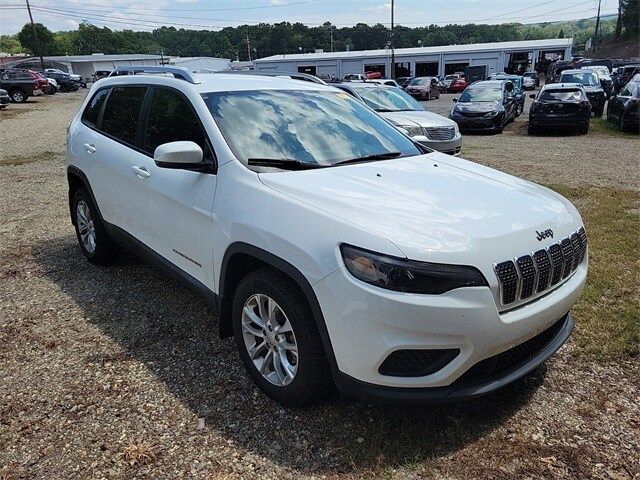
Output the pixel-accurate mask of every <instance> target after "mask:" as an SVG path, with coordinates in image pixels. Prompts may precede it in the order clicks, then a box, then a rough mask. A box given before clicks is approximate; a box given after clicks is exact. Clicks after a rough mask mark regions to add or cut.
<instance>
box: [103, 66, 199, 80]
mask: <svg viewBox="0 0 640 480" xmlns="http://www.w3.org/2000/svg"><path fill="white" fill-rule="evenodd" d="M140 73H168V74H171V75H173V76H174V77H175V78H179V79H180V80H184V81H186V82H189V83H194V84H195V83H200V80H198V79H197V78H195V77H194V76H193V75H192V74H191V72H190V71H189V70H187V69H186V68H184V67H168V66H166V65H119V66H117V67H116V68H114V69H113V70H111V73H109V76H110V77H115V76H119V75H138V74H140Z"/></svg>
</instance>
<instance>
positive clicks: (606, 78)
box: [580, 65, 613, 98]
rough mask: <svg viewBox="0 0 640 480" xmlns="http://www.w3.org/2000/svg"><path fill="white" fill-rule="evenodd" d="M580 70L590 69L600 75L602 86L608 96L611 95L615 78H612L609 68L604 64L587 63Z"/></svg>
mask: <svg viewBox="0 0 640 480" xmlns="http://www.w3.org/2000/svg"><path fill="white" fill-rule="evenodd" d="M580 70H589V71H591V72H594V73H595V74H596V75H597V76H598V80H600V86H601V87H602V89H603V90H604V93H605V95H606V96H607V98H609V97H610V96H611V94H612V93H613V80H612V79H611V75H610V74H609V69H608V68H607V67H605V66H604V65H587V66H585V67H580Z"/></svg>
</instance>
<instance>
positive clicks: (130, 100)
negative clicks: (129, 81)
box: [101, 87, 147, 144]
mask: <svg viewBox="0 0 640 480" xmlns="http://www.w3.org/2000/svg"><path fill="white" fill-rule="evenodd" d="M146 91H147V87H114V88H113V90H112V91H111V95H109V100H108V101H107V105H106V106H105V108H104V116H103V119H102V128H101V130H102V131H103V132H104V133H106V134H107V135H110V136H112V137H113V138H115V139H117V140H120V141H122V142H125V143H129V144H134V143H135V139H136V131H137V129H138V119H139V117H140V108H141V107H142V101H143V100H144V94H145V93H146Z"/></svg>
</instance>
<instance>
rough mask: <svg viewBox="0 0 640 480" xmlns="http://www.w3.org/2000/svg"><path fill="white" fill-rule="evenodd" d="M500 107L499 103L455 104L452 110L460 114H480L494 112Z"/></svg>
mask: <svg viewBox="0 0 640 480" xmlns="http://www.w3.org/2000/svg"><path fill="white" fill-rule="evenodd" d="M501 106H502V104H501V103H500V102H457V103H456V104H455V105H454V107H453V108H454V110H458V111H460V112H470V113H482V112H495V111H496V110H499V109H500V107H501Z"/></svg>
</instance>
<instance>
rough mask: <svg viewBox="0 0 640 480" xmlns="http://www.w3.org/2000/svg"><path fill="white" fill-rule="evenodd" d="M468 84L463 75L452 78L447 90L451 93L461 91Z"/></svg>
mask: <svg viewBox="0 0 640 480" xmlns="http://www.w3.org/2000/svg"><path fill="white" fill-rule="evenodd" d="M468 86H469V82H467V80H466V79H465V78H463V77H458V78H454V79H453V80H452V81H451V84H450V85H449V88H448V91H449V92H451V93H459V92H462V91H463V90H464V89H465V88H467V87H468Z"/></svg>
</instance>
